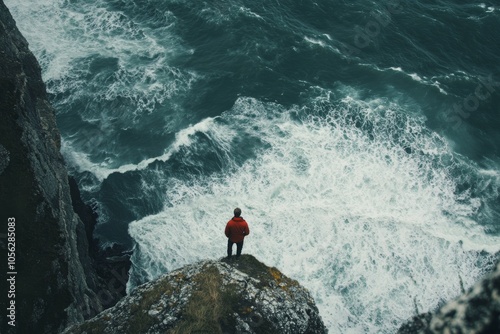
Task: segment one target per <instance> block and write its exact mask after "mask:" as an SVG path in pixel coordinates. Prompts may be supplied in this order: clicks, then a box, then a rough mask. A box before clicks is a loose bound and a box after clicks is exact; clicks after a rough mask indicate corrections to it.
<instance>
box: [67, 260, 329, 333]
mask: <svg viewBox="0 0 500 334" xmlns="http://www.w3.org/2000/svg"><path fill="white" fill-rule="evenodd" d="M117 332H120V333H221V334H222V333H326V332H327V331H326V329H325V326H324V324H323V322H322V320H321V317H320V316H319V313H318V309H317V307H316V305H315V304H314V301H313V299H312V297H311V295H310V294H309V292H308V291H307V290H306V289H305V288H303V287H302V286H301V285H300V284H299V283H298V282H297V281H295V280H292V279H290V278H288V277H286V276H285V275H283V274H282V273H281V272H280V271H279V270H278V269H276V268H270V267H267V266H266V265H264V264H263V263H261V262H259V261H258V260H257V259H255V257H253V256H251V255H243V256H241V258H239V259H237V260H233V261H228V260H222V261H216V260H207V261H202V262H198V263H195V264H192V265H188V266H185V267H183V268H180V269H178V270H175V271H173V272H171V273H168V274H166V275H164V276H162V277H160V278H158V279H156V280H155V281H152V282H148V283H146V284H143V285H141V286H139V287H137V288H136V289H135V290H134V291H132V292H131V294H130V295H129V296H127V297H125V298H124V299H122V300H121V301H120V302H119V303H118V304H117V305H115V306H114V307H112V308H110V309H108V310H106V311H104V312H102V313H101V314H99V315H98V316H96V317H95V318H93V319H90V320H88V321H86V322H84V323H82V324H79V325H76V326H73V327H71V328H69V329H68V330H67V331H66V332H65V333H66V334H72V333H117Z"/></svg>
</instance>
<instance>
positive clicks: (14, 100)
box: [0, 0, 102, 333]
mask: <svg viewBox="0 0 500 334" xmlns="http://www.w3.org/2000/svg"><path fill="white" fill-rule="evenodd" d="M0 114H1V119H2V120H1V122H0V159H1V162H0V221H1V224H0V226H1V227H0V228H1V230H0V236H2V237H5V235H6V233H7V221H8V218H14V219H15V250H16V252H15V254H16V257H15V264H14V267H13V268H7V261H6V259H7V250H6V243H5V242H3V243H2V245H3V247H2V249H0V253H1V258H2V261H1V270H2V272H3V273H6V272H11V271H14V272H17V274H15V275H14V276H15V287H16V289H15V298H9V299H7V286H6V280H5V279H2V280H1V281H0V291H2V295H3V296H2V298H1V299H0V300H1V304H2V306H1V308H2V309H3V310H5V309H6V307H5V303H6V302H8V303H9V305H10V302H11V301H13V300H14V301H15V308H16V310H15V324H16V326H15V328H14V327H12V326H10V325H8V324H7V321H8V320H10V319H9V318H7V317H5V315H2V317H0V319H1V320H0V331H1V332H2V333H57V332H60V331H61V330H62V329H64V328H65V327H66V326H67V325H70V324H73V323H76V322H79V321H83V320H84V315H90V314H92V313H93V312H94V310H95V309H96V308H97V309H99V310H100V309H102V305H101V302H100V300H99V298H98V296H97V295H96V293H95V292H94V291H98V286H97V280H96V276H95V272H94V270H93V268H92V265H91V260H90V258H89V256H88V243H87V237H86V232H85V228H84V226H83V224H82V222H81V220H80V219H79V218H78V217H77V215H76V214H75V213H74V211H73V208H72V204H71V198H70V191H69V186H68V175H67V171H66V168H65V165H64V161H63V158H62V156H61V154H60V135H59V132H58V130H57V127H56V121H55V114H54V110H53V109H52V107H51V106H50V104H49V102H48V101H47V96H46V90H45V85H44V83H43V81H42V78H41V71H40V66H39V64H38V62H37V60H36V59H35V57H34V56H33V54H32V53H31V52H30V51H29V49H28V43H27V42H26V40H25V39H24V37H23V36H22V35H21V34H20V32H19V31H18V29H17V28H16V25H15V22H14V20H13V18H12V16H11V15H10V13H9V11H8V9H7V8H6V6H5V5H4V3H3V1H1V0H0ZM4 240H5V239H4ZM10 246H14V245H10ZM11 248H12V247H11ZM8 269H9V270H8ZM9 288H10V285H9ZM4 307H5V308H4Z"/></svg>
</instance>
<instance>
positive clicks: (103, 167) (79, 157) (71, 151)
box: [61, 118, 232, 181]
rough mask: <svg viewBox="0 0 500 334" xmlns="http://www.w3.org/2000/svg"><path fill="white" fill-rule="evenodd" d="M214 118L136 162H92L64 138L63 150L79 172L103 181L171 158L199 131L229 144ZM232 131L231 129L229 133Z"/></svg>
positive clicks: (182, 131)
mask: <svg viewBox="0 0 500 334" xmlns="http://www.w3.org/2000/svg"><path fill="white" fill-rule="evenodd" d="M213 120H214V119H213V118H206V119H204V120H202V121H201V122H199V123H197V124H195V125H191V126H189V127H187V128H186V129H183V130H181V131H179V132H178V133H177V134H176V135H175V140H174V142H173V143H172V144H171V145H170V146H169V147H168V148H167V149H166V150H165V152H164V153H163V154H162V155H159V156H157V157H152V158H148V159H144V160H142V161H141V162H139V163H136V164H125V165H121V166H119V167H115V168H114V167H111V166H110V164H108V163H107V162H106V161H104V162H101V163H96V162H92V161H91V159H90V157H89V155H88V154H86V153H83V152H79V151H78V150H77V149H76V148H74V147H72V146H71V144H70V143H69V142H68V141H66V140H64V139H63V140H62V148H61V151H62V153H63V154H64V156H65V157H66V161H67V163H68V164H69V165H71V166H72V167H74V168H76V169H77V170H78V171H79V172H85V171H86V172H91V173H92V174H93V175H94V176H95V177H96V178H97V179H98V180H99V181H103V180H104V179H106V178H107V177H108V176H109V175H110V174H112V173H126V172H129V171H135V170H143V169H145V168H147V167H148V166H149V165H150V164H151V163H153V162H155V161H167V160H168V159H170V157H171V156H172V154H174V153H176V152H178V151H179V149H180V148H181V147H183V146H189V145H190V144H191V143H192V140H193V139H192V138H193V136H194V135H195V134H196V133H197V132H203V133H206V134H208V135H210V138H211V139H213V140H214V141H217V142H219V143H220V144H221V145H225V146H227V145H228V143H225V142H224V141H223V140H219V139H220V138H219V136H218V134H217V132H215V131H214V132H212V131H211V130H210V129H211V126H210V124H211V123H212V122H213ZM231 133H232V132H231V131H229V134H231Z"/></svg>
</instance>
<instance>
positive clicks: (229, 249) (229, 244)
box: [227, 238, 234, 257]
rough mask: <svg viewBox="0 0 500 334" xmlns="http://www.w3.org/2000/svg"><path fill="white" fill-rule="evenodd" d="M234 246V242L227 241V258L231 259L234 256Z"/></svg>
mask: <svg viewBox="0 0 500 334" xmlns="http://www.w3.org/2000/svg"><path fill="white" fill-rule="evenodd" d="M233 244H234V242H232V241H231V240H230V239H229V238H228V239H227V257H231V255H232V254H233Z"/></svg>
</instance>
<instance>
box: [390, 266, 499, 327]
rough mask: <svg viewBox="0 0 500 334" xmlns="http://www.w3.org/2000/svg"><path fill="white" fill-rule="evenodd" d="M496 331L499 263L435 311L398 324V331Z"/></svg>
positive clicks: (497, 321)
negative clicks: (400, 324)
mask: <svg viewBox="0 0 500 334" xmlns="http://www.w3.org/2000/svg"><path fill="white" fill-rule="evenodd" d="M414 333H422V334H423V333H425V334H431V333H478V334H479V333H484V334H487V333H500V263H498V264H497V267H496V270H495V271H494V272H493V273H490V274H488V275H487V276H486V277H484V278H483V279H482V280H481V281H479V282H478V283H476V285H474V286H473V287H472V288H470V289H469V291H467V292H466V293H464V294H463V295H462V296H460V297H458V298H457V299H455V300H453V301H450V302H448V303H447V304H445V305H444V306H442V307H441V308H440V309H439V310H437V311H436V312H435V313H425V314H421V315H419V316H417V317H415V318H413V319H412V320H411V321H409V322H408V323H406V324H404V325H403V326H401V328H400V329H399V331H398V334H414Z"/></svg>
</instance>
